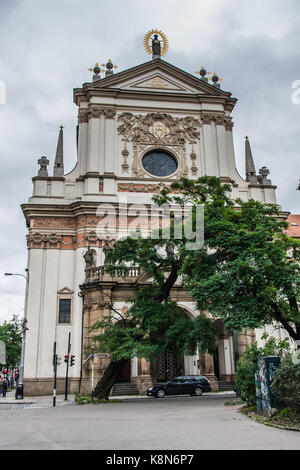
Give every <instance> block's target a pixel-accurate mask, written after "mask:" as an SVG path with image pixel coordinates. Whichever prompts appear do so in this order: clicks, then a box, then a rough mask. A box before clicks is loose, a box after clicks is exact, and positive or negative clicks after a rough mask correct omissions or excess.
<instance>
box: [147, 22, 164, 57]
mask: <svg viewBox="0 0 300 470" xmlns="http://www.w3.org/2000/svg"><path fill="white" fill-rule="evenodd" d="M144 46H145V49H146V51H147V52H148V54H150V55H152V59H160V58H161V56H164V55H165V54H166V52H167V50H168V39H167V37H166V35H165V34H164V33H163V32H162V31H159V30H158V29H151V31H148V33H147V34H145V37H144Z"/></svg>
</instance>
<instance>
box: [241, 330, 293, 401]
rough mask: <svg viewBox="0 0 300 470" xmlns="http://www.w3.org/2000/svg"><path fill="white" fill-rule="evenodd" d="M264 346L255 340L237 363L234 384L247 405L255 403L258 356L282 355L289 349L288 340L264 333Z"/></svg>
mask: <svg viewBox="0 0 300 470" xmlns="http://www.w3.org/2000/svg"><path fill="white" fill-rule="evenodd" d="M262 338H263V339H265V340H266V343H265V345H264V347H262V348H259V347H258V345H257V342H255V343H253V344H251V345H249V346H248V347H247V348H246V350H245V352H244V354H243V355H242V357H241V358H240V360H239V361H238V364H237V377H236V384H237V386H238V389H239V391H240V394H241V398H242V400H243V401H245V402H246V403H247V405H248V406H254V405H255V404H256V390H255V372H256V370H257V368H258V364H257V361H258V359H259V358H260V357H264V356H272V355H279V356H280V357H282V358H283V357H284V356H285V355H286V353H287V352H288V350H289V342H288V340H287V339H286V340H283V341H276V339H275V338H273V337H270V336H269V335H267V334H265V335H264V336H263V337H262Z"/></svg>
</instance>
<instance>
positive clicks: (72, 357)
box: [70, 356, 75, 366]
mask: <svg viewBox="0 0 300 470" xmlns="http://www.w3.org/2000/svg"><path fill="white" fill-rule="evenodd" d="M74 362H75V356H71V364H70V366H73V365H74Z"/></svg>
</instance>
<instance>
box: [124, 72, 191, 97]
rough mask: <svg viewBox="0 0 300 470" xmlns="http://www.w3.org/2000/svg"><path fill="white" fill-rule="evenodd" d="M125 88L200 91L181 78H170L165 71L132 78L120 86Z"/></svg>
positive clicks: (184, 91)
mask: <svg viewBox="0 0 300 470" xmlns="http://www.w3.org/2000/svg"><path fill="white" fill-rule="evenodd" d="M119 88H121V89H123V90H126V89H127V90H135V89H136V90H141V91H142V90H145V91H149V90H152V91H163V92H168V91H169V92H177V93H199V91H198V90H197V89H195V88H192V87H190V86H187V85H186V84H183V83H182V82H180V81H179V80H175V79H172V78H170V77H169V76H168V75H167V74H165V73H162V72H160V73H158V72H154V73H150V74H149V73H148V74H145V75H143V76H142V77H140V78H139V79H138V80H130V81H128V82H124V83H123V84H121V85H120V86H119Z"/></svg>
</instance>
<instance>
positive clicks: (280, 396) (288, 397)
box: [272, 356, 300, 410]
mask: <svg viewBox="0 0 300 470" xmlns="http://www.w3.org/2000/svg"><path fill="white" fill-rule="evenodd" d="M272 393H273V394H274V396H275V397H276V398H277V400H279V401H281V402H283V403H285V404H287V405H289V406H291V407H292V408H294V409H296V410H300V364H293V362H292V360H291V358H290V357H289V356H288V357H286V358H285V359H284V360H283V361H282V363H281V365H280V367H279V369H278V370H277V372H276V374H275V377H274V380H273V384H272Z"/></svg>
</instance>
